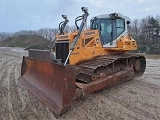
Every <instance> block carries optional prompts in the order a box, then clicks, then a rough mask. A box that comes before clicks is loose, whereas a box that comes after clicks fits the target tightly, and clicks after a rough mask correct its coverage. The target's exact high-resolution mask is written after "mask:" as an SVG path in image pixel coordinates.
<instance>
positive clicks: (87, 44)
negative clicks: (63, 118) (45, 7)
mask: <svg viewBox="0 0 160 120" xmlns="http://www.w3.org/2000/svg"><path fill="white" fill-rule="evenodd" d="M81 9H82V12H83V14H82V15H81V16H78V17H77V18H76V19H75V26H76V29H77V30H76V31H75V32H71V33H65V32H64V28H65V26H66V24H67V23H68V22H69V20H68V18H67V16H66V15H62V17H63V18H64V21H62V22H61V23H60V24H59V34H57V35H56V36H55V39H54V44H53V46H52V48H51V50H36V49H30V50H29V55H28V56H23V61H22V67H21V77H20V78H19V80H20V82H22V83H23V84H24V85H25V86H26V87H27V88H28V89H29V90H30V91H31V92H32V93H33V94H34V95H35V96H36V97H37V98H38V99H39V100H40V101H41V102H42V103H44V104H45V105H46V106H47V107H48V108H49V109H50V110H51V111H52V112H53V114H54V115H55V117H56V118H58V117H60V115H61V114H62V113H64V112H65V110H66V109H67V108H68V107H69V106H70V105H71V103H72V102H73V101H74V100H76V99H77V98H81V97H84V96H86V95H88V94H90V93H93V92H95V91H100V90H102V89H105V88H108V87H111V86H114V85H116V84H119V83H123V82H125V81H129V80H132V79H134V78H135V77H139V76H141V75H143V73H144V71H145V67H146V60H145V57H144V55H142V54H138V53H131V52H129V51H133V50H136V49H137V43H136V41H135V40H134V39H133V38H132V37H131V35H130V34H129V33H128V29H127V28H128V27H127V26H128V24H129V23H130V20H129V18H128V17H126V16H123V15H122V14H120V13H112V14H103V15H98V16H95V17H93V18H92V19H91V20H90V28H89V29H87V30H85V29H84V28H85V26H86V22H87V17H88V15H89V13H88V9H87V8H86V7H82V8H81ZM78 22H79V23H78Z"/></svg>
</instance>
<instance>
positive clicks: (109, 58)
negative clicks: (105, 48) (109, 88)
mask: <svg viewBox="0 0 160 120" xmlns="http://www.w3.org/2000/svg"><path fill="white" fill-rule="evenodd" d="M136 61H138V62H140V68H139V69H138V70H136V66H138V65H136ZM78 67H79V68H80V70H79V71H80V72H79V75H77V79H78V80H80V81H83V82H86V83H91V82H92V81H95V80H103V79H104V78H106V77H108V76H110V75H112V74H114V73H117V72H120V71H123V70H125V68H127V67H133V68H134V73H135V77H138V76H141V75H143V73H144V71H145V68H146V60H145V57H144V56H143V55H141V54H125V53H123V54H115V55H105V56H100V57H96V58H94V59H92V60H90V61H87V62H84V63H81V64H79V65H78Z"/></svg>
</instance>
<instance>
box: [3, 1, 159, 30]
mask: <svg viewBox="0 0 160 120" xmlns="http://www.w3.org/2000/svg"><path fill="white" fill-rule="evenodd" d="M82 6H86V7H88V9H89V14H90V15H89V19H90V18H91V17H93V16H97V15H100V14H109V13H113V12H118V13H122V14H123V15H126V16H128V17H130V18H131V19H136V18H138V19H140V18H143V17H146V16H148V15H154V16H155V15H157V14H160V0H0V32H15V31H19V30H38V29H40V28H57V27H58V23H59V22H61V21H62V20H63V19H62V18H61V15H62V14H66V15H67V16H68V19H69V20H70V22H69V25H74V19H75V18H76V17H77V16H79V15H82V12H81V9H80V8H81V7H82Z"/></svg>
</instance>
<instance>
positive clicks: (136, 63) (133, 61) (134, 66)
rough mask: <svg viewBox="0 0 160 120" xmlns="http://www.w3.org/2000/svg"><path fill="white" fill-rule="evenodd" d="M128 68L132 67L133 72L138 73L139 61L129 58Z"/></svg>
mask: <svg viewBox="0 0 160 120" xmlns="http://www.w3.org/2000/svg"><path fill="white" fill-rule="evenodd" d="M129 66H131V67H133V68H134V71H135V72H138V71H139V70H140V68H141V62H140V60H139V59H136V58H131V59H130V60H129Z"/></svg>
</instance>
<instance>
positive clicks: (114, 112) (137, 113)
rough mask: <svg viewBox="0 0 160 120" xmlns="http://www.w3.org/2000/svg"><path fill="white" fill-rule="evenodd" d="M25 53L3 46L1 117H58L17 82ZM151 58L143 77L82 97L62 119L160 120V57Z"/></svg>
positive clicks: (24, 119)
mask: <svg viewBox="0 0 160 120" xmlns="http://www.w3.org/2000/svg"><path fill="white" fill-rule="evenodd" d="M23 55H27V52H24V51H23V50H21V49H19V48H0V120H55V117H54V116H53V115H52V113H51V112H50V111H49V110H48V108H46V107H45V106H44V105H43V104H42V103H41V102H40V101H39V100H38V99H37V98H35V97H34V96H33V95H32V94H31V93H30V92H28V90H27V89H25V88H24V86H22V85H21V84H20V83H19V82H18V81H17V79H18V78H19V76H20V67H21V61H22V56H23ZM147 58H148V59H147V69H146V72H145V74H144V75H143V76H142V77H141V78H136V79H134V80H133V81H130V82H126V83H124V84H120V85H118V86H115V87H113V88H110V89H106V90H103V91H100V92H96V93H93V94H90V95H89V96H87V97H85V98H83V99H78V100H76V101H74V102H73V104H72V105H71V107H70V108H69V109H68V111H67V112H66V113H65V114H63V115H62V116H61V117H60V118H59V119H60V120H66V119H67V120H98V119H99V120H106V119H107V120H110V119H113V120H119V119H124V120H128V119H138V120H152V119H153V120H155V119H156V120H160V59H159V57H155V58H156V59H154V56H149V57H148V56H147Z"/></svg>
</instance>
